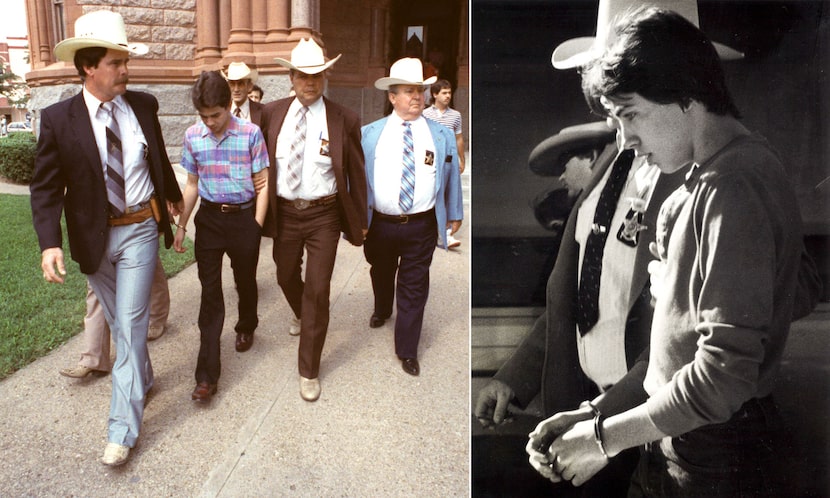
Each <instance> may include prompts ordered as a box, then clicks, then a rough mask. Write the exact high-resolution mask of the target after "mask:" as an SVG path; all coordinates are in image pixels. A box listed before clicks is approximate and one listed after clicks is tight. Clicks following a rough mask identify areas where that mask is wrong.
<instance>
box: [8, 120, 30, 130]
mask: <svg viewBox="0 0 830 498" xmlns="http://www.w3.org/2000/svg"><path fill="white" fill-rule="evenodd" d="M6 131H8V132H9V133H14V132H21V131H25V132H28V133H31V132H32V127H31V126H30V125H29V124H28V123H24V122H22V121H13V122H11V123H9V124H8V125H7V126H6Z"/></svg>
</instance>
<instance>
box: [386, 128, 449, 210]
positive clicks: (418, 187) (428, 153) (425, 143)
mask: <svg viewBox="0 0 830 498" xmlns="http://www.w3.org/2000/svg"><path fill="white" fill-rule="evenodd" d="M411 123H412V125H411V127H412V140H413V142H414V146H415V197H414V201H413V203H412V208H411V209H410V210H409V211H408V212H406V213H402V212H401V208H400V206H399V205H398V201H399V199H400V193H401V175H402V174H403V131H404V125H403V119H401V118H400V116H398V115H397V114H396V113H394V112H393V113H392V114H390V115H389V118H388V119H387V120H386V126H384V128H383V131H382V132H381V134H380V137H378V143H377V146H376V147H375V171H374V178H373V180H374V194H375V210H377V211H379V212H381V213H384V214H391V215H399V214H415V213H422V212H424V211H429V210H430V209H432V208H433V207H435V167H436V165H437V164H438V162H439V161H444V158H443V157H436V153H435V143H434V142H433V141H432V133H431V132H430V131H429V125H427V121H426V119H425V118H424V117H423V116H419V117H418V119H415V120H413V121H411ZM430 162H431V164H428V163H430Z"/></svg>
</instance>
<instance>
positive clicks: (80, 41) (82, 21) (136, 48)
mask: <svg viewBox="0 0 830 498" xmlns="http://www.w3.org/2000/svg"><path fill="white" fill-rule="evenodd" d="M89 47H102V48H107V49H110V48H111V49H113V50H122V51H124V52H129V53H130V54H131V55H144V54H146V53H147V52H148V51H149V50H150V49H149V47H147V45H145V44H143V43H127V31H126V29H125V28H124V18H122V17H121V14H119V13H117V12H113V11H111V10H96V11H95V12H90V13H89V14H84V15H82V16H81V17H79V18H78V20H76V21H75V36H74V37H72V38H67V39H66V40H63V41H62V42H60V43H58V44H57V45H56V46H55V57H57V58H58V60H61V61H65V62H72V61H73V60H74V59H75V52H76V51H78V50H80V49H82V48H89Z"/></svg>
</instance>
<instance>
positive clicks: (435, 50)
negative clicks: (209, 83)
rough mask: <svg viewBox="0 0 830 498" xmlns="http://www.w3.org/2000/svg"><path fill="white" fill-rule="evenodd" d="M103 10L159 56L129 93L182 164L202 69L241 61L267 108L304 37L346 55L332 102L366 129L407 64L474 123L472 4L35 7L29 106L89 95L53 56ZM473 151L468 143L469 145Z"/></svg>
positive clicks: (135, 65) (342, 1)
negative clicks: (437, 84) (145, 95)
mask: <svg viewBox="0 0 830 498" xmlns="http://www.w3.org/2000/svg"><path fill="white" fill-rule="evenodd" d="M100 9H110V10H114V11H116V12H118V13H120V14H121V15H122V16H123V17H124V22H125V23H126V25H127V37H128V39H129V40H130V42H141V43H145V44H147V45H148V46H149V47H150V52H149V53H148V54H147V55H145V56H142V57H135V58H133V59H132V60H131V61H130V88H131V89H133V90H143V91H147V92H149V93H152V94H153V95H155V96H156V97H157V98H158V99H159V104H160V111H159V115H160V116H159V117H160V120H161V124H162V128H163V130H164V136H165V142H166V143H167V146H168V151H169V153H170V158H171V160H172V161H174V162H177V161H178V160H179V158H180V153H181V143H182V139H183V137H184V131H185V129H186V128H187V127H188V126H190V125H191V124H193V122H194V121H195V120H196V119H197V116H196V113H195V110H194V109H193V106H192V104H191V100H190V88H191V85H192V83H193V82H194V81H195V79H196V77H197V76H198V75H199V73H200V72H201V71H204V70H214V69H222V68H225V67H227V65H228V64H229V63H231V62H237V61H242V62H245V63H246V64H248V65H249V66H251V67H253V68H256V69H257V70H258V72H259V79H258V81H257V84H259V86H261V87H262V88H263V89H264V90H265V97H264V99H263V101H264V102H270V101H272V100H276V99H279V98H282V97H284V96H287V95H288V91H289V89H290V84H289V81H288V71H287V69H285V68H283V67H281V66H278V65H277V64H276V63H274V58H275V57H284V58H286V59H290V52H291V49H292V48H293V47H294V46H295V45H296V44H297V41H298V40H300V39H301V38H308V37H314V38H315V39H316V40H317V42H318V43H319V44H320V45H321V46H323V47H324V50H325V52H326V55H327V56H329V57H335V56H336V55H337V54H341V53H342V54H343V57H342V58H341V59H340V60H339V61H338V63H337V64H335V65H334V66H333V67H332V69H331V70H330V71H329V84H328V90H327V91H326V95H327V96H328V97H329V98H331V99H333V100H335V101H337V102H339V103H341V104H343V105H345V106H347V107H349V108H351V109H353V110H354V111H355V112H357V113H358V115H360V116H361V118H362V121H363V123H369V122H371V121H373V120H375V119H377V118H379V117H381V116H383V115H384V114H385V113H386V111H387V110H388V108H387V107H386V102H387V98H386V94H385V92H383V91H380V90H377V89H375V88H374V81H375V80H376V79H377V78H380V77H382V76H386V75H387V74H388V70H389V66H390V65H391V63H392V62H394V61H395V60H397V59H399V58H401V57H404V56H414V57H420V58H421V59H422V60H423V61H424V63H425V64H426V65H427V67H428V68H429V69H432V68H433V67H434V68H435V69H437V70H438V73H439V75H440V77H442V78H446V79H447V80H449V81H450V82H451V83H452V84H453V87H454V88H455V89H456V90H455V95H454V98H453V103H452V105H453V107H454V108H456V109H458V110H459V111H461V112H462V115H463V116H464V117H465V119H464V127H465V132H464V133H465V138H466V135H467V126H468V123H469V119H467V118H468V116H469V113H468V109H469V77H468V72H469V57H468V41H467V40H468V22H467V19H468V10H467V1H466V0H421V1H419V2H410V1H408V0H26V10H27V19H28V23H29V26H28V27H29V46H30V58H31V65H32V71H31V72H30V73H28V74H26V80H27V82H28V84H29V86H30V87H31V101H30V104H29V107H30V109H31V110H32V111H34V114H35V120H36V118H37V115H38V111H39V110H40V109H43V108H44V107H46V106H48V105H50V104H53V103H55V102H58V101H60V100H62V99H65V98H67V97H69V96H71V95H74V94H75V93H77V92H78V91H79V90H80V83H79V81H80V80H79V77H78V74H77V71H76V70H75V68H74V66H73V65H72V64H69V63H64V62H59V61H57V59H56V58H55V55H54V52H53V49H54V47H55V45H56V44H57V43H58V42H59V41H61V40H63V39H64V38H68V37H72V36H74V25H75V20H76V19H77V18H78V17H80V16H81V15H83V14H85V13H87V12H90V11H93V10H100ZM465 143H469V140H465Z"/></svg>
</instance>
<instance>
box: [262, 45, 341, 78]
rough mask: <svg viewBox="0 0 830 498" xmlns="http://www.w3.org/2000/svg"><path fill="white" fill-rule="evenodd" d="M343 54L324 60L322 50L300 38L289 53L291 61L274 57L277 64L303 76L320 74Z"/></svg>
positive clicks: (318, 46)
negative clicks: (303, 74)
mask: <svg viewBox="0 0 830 498" xmlns="http://www.w3.org/2000/svg"><path fill="white" fill-rule="evenodd" d="M341 55H343V54H337V57H335V58H334V59H326V57H324V56H323V49H322V48H320V45H317V42H316V41H314V39H312V38H309V39H306V38H302V39H300V41H299V43H297V46H296V47H294V49H293V50H292V51H291V60H290V61H289V60H286V59H283V58H282V57H275V58H274V61H276V63H277V64H279V65H280V66H283V67H287V68H288V69H293V70H295V71H299V72H301V73H305V74H317V73H322V72H323V71H325V70H326V69H328V68H330V67H331V66H332V65H333V64H334V63H335V62H337V60H338V59H340V56H341Z"/></svg>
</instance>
